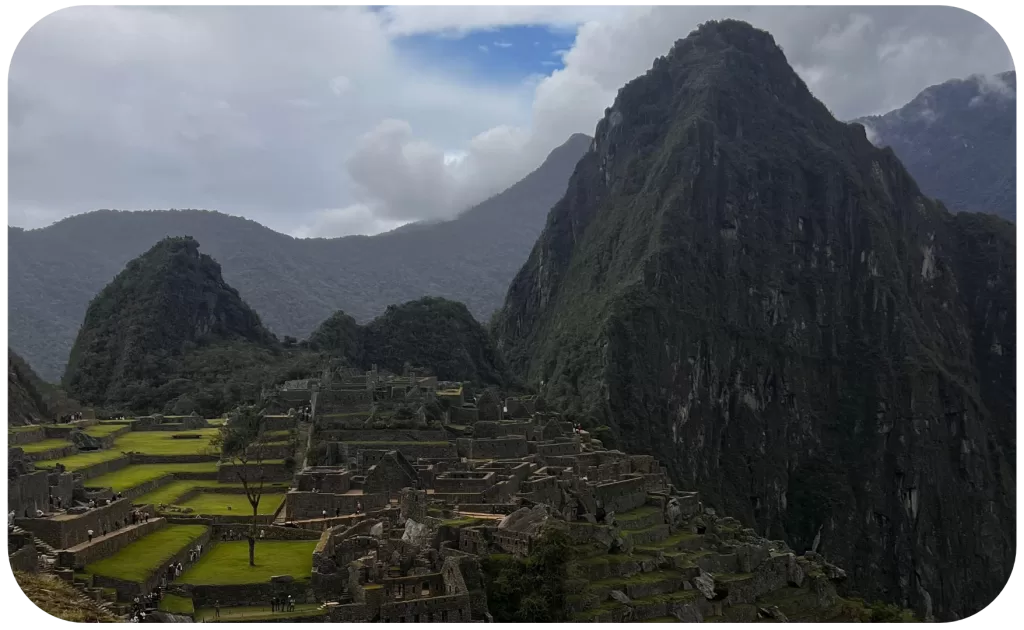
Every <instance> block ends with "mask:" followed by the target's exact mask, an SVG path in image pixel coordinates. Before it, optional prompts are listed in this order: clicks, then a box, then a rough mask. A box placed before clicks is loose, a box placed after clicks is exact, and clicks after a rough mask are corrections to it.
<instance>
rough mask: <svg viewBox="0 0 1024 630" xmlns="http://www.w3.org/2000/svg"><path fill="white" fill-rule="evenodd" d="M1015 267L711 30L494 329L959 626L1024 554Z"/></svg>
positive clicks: (618, 417) (1002, 232)
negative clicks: (1018, 541)
mask: <svg viewBox="0 0 1024 630" xmlns="http://www.w3.org/2000/svg"><path fill="white" fill-rule="evenodd" d="M1015 252H1016V238H1015V235H1014V231H1013V226H1012V225H1011V224H1010V223H1008V222H1006V221H1003V220H1000V219H996V218H995V217H991V216H983V215H974V214H959V215H955V216H954V215H951V214H950V213H949V212H947V211H946V210H945V209H944V208H942V207H941V206H940V205H938V204H936V203H935V202H933V201H932V200H930V199H928V198H926V197H924V196H923V195H922V194H921V192H920V190H919V189H918V187H917V185H916V184H915V183H914V181H913V180H912V179H911V178H910V176H909V175H908V174H907V172H906V170H905V169H904V168H903V167H902V165H901V164H900V163H899V161H898V160H897V159H896V157H895V156H894V155H893V153H892V152H891V151H890V150H887V149H878V148H876V147H874V146H873V145H872V144H871V143H870V142H869V141H868V140H867V138H866V137H865V132H864V129H863V128H862V127H861V126H859V125H847V124H844V123H841V122H838V121H836V120H835V119H834V118H833V117H832V116H831V114H830V113H829V112H828V110H827V109H826V108H825V107H824V106H823V105H822V104H821V103H820V102H818V101H817V100H816V99H815V98H814V97H813V96H812V95H811V94H810V92H809V91H808V89H807V87H806V86H805V84H804V83H803V81H801V79H800V78H799V77H798V76H797V75H796V73H795V72H793V70H792V69H791V68H790V66H789V64H788V62H787V61H786V58H785V56H784V55H783V53H782V51H781V50H780V49H779V48H778V46H777V45H776V44H775V42H774V41H773V39H772V38H771V36H770V35H768V34H767V33H765V32H763V31H759V30H756V29H753V28H752V27H750V26H749V25H746V24H743V23H739V22H734V21H726V22H718V23H708V24H705V25H704V26H702V27H701V28H700V29H698V30H697V31H695V32H694V33H693V34H691V35H690V36H689V37H687V38H686V39H684V40H681V41H679V42H677V44H676V45H675V47H674V48H673V50H672V51H671V53H670V54H669V55H668V56H667V57H665V58H661V59H658V60H656V61H655V63H654V67H653V68H652V69H651V70H650V71H648V73H647V74H646V75H645V76H643V77H640V78H638V79H636V80H634V81H632V82H631V83H629V84H628V85H626V86H625V87H624V88H623V89H622V90H620V92H619V95H618V97H617V99H616V101H615V104H614V105H613V107H612V108H610V109H609V110H607V112H606V116H605V118H604V119H603V120H602V121H601V122H600V123H599V124H598V127H597V133H596V134H595V141H594V144H593V145H592V147H591V151H590V152H589V153H588V154H587V155H586V156H585V157H584V158H583V159H582V160H581V161H580V163H579V165H578V166H577V168H576V172H575V174H574V175H573V177H572V179H571V180H570V182H569V188H568V192H567V193H566V196H565V197H564V198H563V199H562V200H561V201H560V202H559V203H558V204H557V205H555V206H554V208H553V209H552V211H551V213H550V216H549V217H548V223H547V227H546V228H545V231H544V233H543V234H542V236H541V238H540V240H539V241H538V242H537V244H536V246H535V247H534V249H533V252H532V253H531V255H530V258H529V260H528V261H527V263H526V264H525V265H524V267H523V269H522V270H521V271H520V272H519V274H518V275H517V277H516V279H515V280H514V281H513V283H512V285H511V287H510V289H509V293H508V297H507V300H506V304H505V307H504V309H503V310H502V312H500V313H499V314H498V316H497V317H496V320H495V334H496V336H497V338H498V343H499V348H500V349H502V350H504V351H505V353H506V357H507V358H508V360H509V361H510V365H511V367H512V369H513V370H514V371H516V372H518V374H519V375H520V376H522V377H524V378H526V379H527V380H528V381H529V383H530V384H533V385H536V386H538V387H539V388H540V389H541V393H542V394H543V395H544V396H545V397H546V399H547V400H548V401H552V402H556V401H557V402H560V403H562V404H568V405H571V406H574V407H575V408H577V409H578V410H579V411H582V412H585V413H590V414H593V415H595V416H598V417H599V418H600V420H601V421H602V422H604V423H607V424H609V425H611V426H612V428H613V429H614V430H615V432H616V433H617V437H618V440H619V441H618V443H619V444H620V445H621V446H622V447H623V448H624V450H627V451H630V452H646V453H651V454H653V455H655V456H656V457H658V458H659V459H660V460H661V461H662V462H663V463H665V464H666V466H668V468H669V470H670V472H671V474H672V476H673V477H674V479H675V481H676V482H677V483H678V484H679V485H681V486H682V487H694V488H695V489H699V490H700V491H701V492H702V494H703V495H704V496H705V497H707V499H706V500H707V502H708V503H709V504H711V505H714V506H716V507H718V508H720V509H721V510H722V511H724V512H725V513H727V514H731V515H734V516H737V517H740V518H741V520H743V521H744V522H745V523H747V524H748V525H755V526H756V528H757V531H758V533H761V534H763V535H765V536H766V537H769V538H773V539H784V540H787V541H788V542H789V543H790V544H791V545H792V546H793V547H794V548H795V549H797V550H807V549H809V548H810V547H811V544H812V541H813V540H814V538H815V537H816V535H818V534H819V532H820V540H819V545H818V549H817V550H818V552H819V553H821V554H823V555H824V556H825V557H826V558H828V559H830V560H832V561H834V562H835V563H836V564H838V565H840V566H842V567H844V568H845V569H846V571H847V573H848V575H849V580H848V581H849V582H850V583H851V586H852V587H853V588H854V589H856V590H857V591H859V592H860V593H861V594H863V595H864V596H865V597H867V598H869V599H888V600H890V601H893V602H896V603H898V604H901V605H910V606H913V607H915V608H916V609H917V611H918V613H919V614H920V615H921V616H926V615H927V613H928V612H929V611H928V609H929V608H931V609H932V612H933V613H934V614H935V616H936V617H937V618H940V619H952V618H957V617H963V616H965V615H968V614H971V613H972V612H974V611H977V610H979V609H981V608H983V607H984V606H986V605H987V604H988V603H989V602H990V601H992V599H994V597H995V596H996V595H997V594H998V593H999V591H1000V589H1001V588H1002V587H1003V585H1004V584H1005V582H1006V580H1007V579H1008V577H1009V574H1010V570H1011V568H1012V564H1013V559H1014V540H1015V527H1016V525H1015V517H1014V510H1015V494H1014V492H1015V489H1014V484H1015V469H1014V462H1015V435H1014V429H1015V417H1014V413H1015V411H1014V408H1015V382H1014V377H1015V367H1014V356H1015V347H1016V341H1015V340H1016V328H1015V326H1016V324H1015V320H1016V311H1015V305H1014V297H1015V296H1014V291H1015V280H1016V269H1015V262H1014V259H1015ZM943 575H944V576H947V577H941V576H943ZM951 576H956V577H955V578H952V577H951ZM929 602H930V604H929Z"/></svg>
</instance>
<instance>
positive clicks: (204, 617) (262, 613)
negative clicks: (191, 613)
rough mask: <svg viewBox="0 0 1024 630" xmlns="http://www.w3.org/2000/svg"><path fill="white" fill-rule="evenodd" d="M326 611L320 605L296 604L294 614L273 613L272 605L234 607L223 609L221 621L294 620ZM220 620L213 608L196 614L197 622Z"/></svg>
mask: <svg viewBox="0 0 1024 630" xmlns="http://www.w3.org/2000/svg"><path fill="white" fill-rule="evenodd" d="M325 612H326V611H324V610H322V609H321V608H320V604H298V603H296V604H295V611H294V612H272V611H271V610H270V604H266V605H263V606H232V607H231V608H221V609H220V617H219V619H220V620H221V621H228V620H231V621H238V620H243V619H244V620H245V621H266V620H270V619H294V618H296V617H318V616H320V615H323V614H325ZM217 619H218V617H217V615H216V612H215V611H214V609H213V608H200V609H199V610H198V611H197V612H196V621H197V622H212V621H216V620H217Z"/></svg>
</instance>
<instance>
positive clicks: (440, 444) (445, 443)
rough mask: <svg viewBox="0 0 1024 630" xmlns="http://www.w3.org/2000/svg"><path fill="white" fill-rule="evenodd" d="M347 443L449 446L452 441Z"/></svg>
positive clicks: (356, 442)
mask: <svg viewBox="0 0 1024 630" xmlns="http://www.w3.org/2000/svg"><path fill="white" fill-rule="evenodd" d="M345 444H355V445H356V446H382V447H383V446H419V445H421V444H425V445H427V446H447V445H448V444H451V442H425V441H424V442H374V441H352V442H345Z"/></svg>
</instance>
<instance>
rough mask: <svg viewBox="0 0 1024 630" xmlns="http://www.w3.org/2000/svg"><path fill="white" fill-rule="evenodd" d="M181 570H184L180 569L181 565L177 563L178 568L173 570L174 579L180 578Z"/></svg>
mask: <svg viewBox="0 0 1024 630" xmlns="http://www.w3.org/2000/svg"><path fill="white" fill-rule="evenodd" d="M182 569H184V567H182V566H181V563H180V562H179V563H178V566H176V567H175V568H174V576H175V577H179V576H181V571H182Z"/></svg>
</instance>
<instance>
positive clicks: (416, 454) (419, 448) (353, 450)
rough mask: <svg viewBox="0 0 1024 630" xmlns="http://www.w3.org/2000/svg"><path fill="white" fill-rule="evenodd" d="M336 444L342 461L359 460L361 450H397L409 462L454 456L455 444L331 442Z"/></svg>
mask: <svg viewBox="0 0 1024 630" xmlns="http://www.w3.org/2000/svg"><path fill="white" fill-rule="evenodd" d="M333 444H337V445H338V449H339V450H340V452H341V457H342V459H343V461H351V460H353V459H354V460H356V461H361V459H362V458H361V452H362V451H366V450H370V451H398V452H400V453H401V454H402V455H404V456H405V458H406V459H408V460H409V461H410V462H412V461H416V460H417V459H447V458H454V457H455V456H456V453H455V445H454V444H450V443H448V442H445V443H444V444H442V443H440V442H438V443H429V442H365V443H362V444H360V443H356V442H333Z"/></svg>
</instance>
